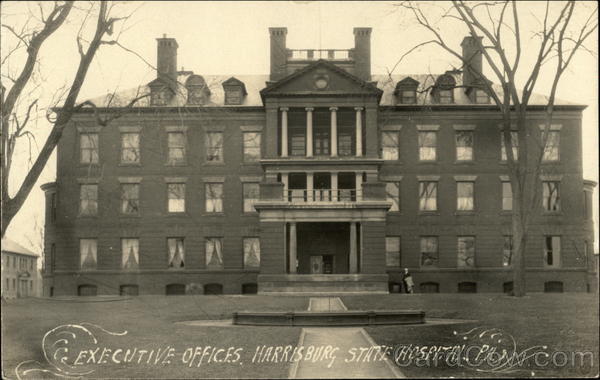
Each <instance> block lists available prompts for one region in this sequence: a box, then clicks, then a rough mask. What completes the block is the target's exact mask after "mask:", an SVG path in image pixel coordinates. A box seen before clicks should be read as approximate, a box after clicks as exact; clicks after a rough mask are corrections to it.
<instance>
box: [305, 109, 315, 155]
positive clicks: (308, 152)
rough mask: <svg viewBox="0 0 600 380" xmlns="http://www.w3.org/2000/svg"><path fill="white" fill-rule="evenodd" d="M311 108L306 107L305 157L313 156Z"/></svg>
mask: <svg viewBox="0 0 600 380" xmlns="http://www.w3.org/2000/svg"><path fill="white" fill-rule="evenodd" d="M313 110H314V108H312V107H307V108H306V157H312V156H313Z"/></svg>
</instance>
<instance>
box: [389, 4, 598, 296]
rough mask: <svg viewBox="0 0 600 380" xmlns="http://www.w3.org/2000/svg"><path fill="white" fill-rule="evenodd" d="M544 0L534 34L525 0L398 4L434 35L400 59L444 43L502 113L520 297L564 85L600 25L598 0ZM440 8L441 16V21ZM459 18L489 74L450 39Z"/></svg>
mask: <svg viewBox="0 0 600 380" xmlns="http://www.w3.org/2000/svg"><path fill="white" fill-rule="evenodd" d="M538 4H539V5H538V6H537V7H538V8H539V15H540V16H542V17H543V18H542V19H538V23H539V28H537V30H535V31H534V32H533V35H532V36H524V34H525V33H524V32H523V27H522V25H521V24H522V22H523V21H522V19H523V18H524V12H522V10H521V9H520V8H519V5H518V2H517V1H481V2H465V1H452V2H450V3H449V4H448V5H447V6H443V5H440V3H437V4H435V5H434V4H427V3H423V2H412V1H407V2H402V3H399V4H398V6H399V8H400V9H402V10H404V11H406V12H407V13H408V14H409V16H410V17H411V18H412V19H414V20H415V21H416V24H417V25H418V26H419V27H421V28H423V29H424V30H425V31H427V32H428V33H429V34H430V35H431V39H430V40H427V41H425V42H422V43H419V44H417V45H415V46H413V47H412V48H411V49H409V50H408V51H407V53H406V54H404V55H403V56H402V57H401V58H400V61H401V60H402V59H403V58H404V57H406V56H407V55H408V54H411V53H413V52H414V51H417V50H419V49H420V48H422V47H424V46H426V45H434V46H438V47H441V48H442V49H444V50H445V51H446V52H447V53H449V54H450V55H451V56H453V57H455V58H457V59H458V60H459V61H460V62H461V68H462V70H467V71H468V72H469V73H470V74H472V75H473V77H474V78H476V79H477V81H476V85H475V86H474V87H475V88H479V89H481V90H484V91H485V92H487V94H488V95H489V96H490V97H491V99H492V100H493V102H494V103H495V105H496V106H497V107H498V112H500V113H501V117H502V123H501V124H502V139H503V142H504V146H505V147H506V154H507V167H508V173H509V179H510V183H511V188H512V193H513V200H514V201H513V212H512V236H513V244H514V245H513V249H514V252H513V257H512V266H513V276H514V279H513V294H514V295H515V296H523V295H525V261H524V252H525V248H526V245H527V239H528V235H529V230H530V223H531V220H532V217H533V216H534V215H535V212H536V211H537V208H538V207H539V206H538V205H539V201H540V199H539V193H540V174H541V171H542V165H541V163H542V160H543V157H544V151H545V147H546V144H547V142H548V138H549V135H550V133H549V132H550V129H551V124H552V119H553V113H554V106H555V104H554V103H555V99H556V91H557V88H558V84H559V82H560V80H561V78H562V76H563V74H564V72H565V70H566V69H567V68H568V67H569V64H570V63H571V62H572V59H573V57H574V56H575V54H577V53H578V52H579V51H581V50H583V51H587V52H591V51H590V50H589V49H588V48H587V47H586V46H585V43H586V41H587V40H588V39H589V38H590V36H592V38H593V35H594V34H595V32H596V30H597V27H598V8H597V5H596V4H591V3H588V4H582V3H581V2H576V1H566V2H560V3H559V2H551V1H547V2H546V3H545V4H543V3H538ZM426 7H430V9H425V8H426ZM430 10H432V12H430ZM433 14H437V15H438V17H436V18H435V20H434V17H433V16H432V15H433ZM531 17H534V18H535V17H536V16H535V15H532V16H531ZM453 22H454V23H457V24H458V25H460V26H462V27H463V28H465V29H467V31H468V34H469V35H470V36H471V37H472V38H473V40H474V42H475V43H476V48H477V50H478V51H479V52H480V53H481V54H482V55H483V57H484V58H485V62H486V63H487V64H488V66H489V67H490V69H491V72H492V74H491V75H490V76H489V78H488V76H486V75H485V74H484V72H483V70H481V69H477V68H475V67H473V65H471V64H470V58H472V57H463V55H462V54H461V52H460V51H458V50H457V49H456V48H455V47H454V46H451V45H450V44H449V43H448V42H447V38H446V35H445V34H444V33H443V32H441V31H440V25H441V24H443V23H453ZM525 49H526V50H527V52H529V53H533V55H534V57H533V59H532V61H531V63H529V62H525V60H524V58H523V56H524V55H525V51H524V50H525ZM592 54H594V53H592ZM396 66H397V64H396ZM542 72H543V73H544V75H543V76H542V77H544V78H551V82H550V83H551V84H550V91H549V94H548V96H547V98H546V99H547V100H546V102H545V104H544V109H545V122H544V126H545V127H544V128H543V129H542V131H541V138H540V139H539V140H538V141H539V142H538V144H537V145H538V146H535V145H534V144H532V143H531V139H529V138H528V136H536V135H537V134H538V133H539V132H538V131H535V130H534V129H536V128H538V125H533V123H531V122H529V120H530V119H529V118H528V113H529V112H530V109H531V108H530V102H531V99H532V95H533V92H534V89H535V88H536V85H538V84H539V82H540V74H541V73H542ZM521 78H524V80H523V79H521ZM493 82H496V83H497V84H498V85H494V84H493ZM515 128H516V132H517V134H518V144H516V145H518V146H516V147H515V149H516V152H517V155H516V156H517V157H515V155H514V154H513V140H512V139H511V129H515Z"/></svg>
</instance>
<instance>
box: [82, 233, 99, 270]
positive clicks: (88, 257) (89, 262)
mask: <svg viewBox="0 0 600 380" xmlns="http://www.w3.org/2000/svg"><path fill="white" fill-rule="evenodd" d="M97 249H98V243H97V240H96V239H80V240H79V254H80V258H81V269H96V264H97V262H98V261H97Z"/></svg>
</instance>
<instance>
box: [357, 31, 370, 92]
mask: <svg viewBox="0 0 600 380" xmlns="http://www.w3.org/2000/svg"><path fill="white" fill-rule="evenodd" d="M371 30H372V28H354V74H355V75H356V76H357V77H359V78H361V79H362V80H365V81H370V80H371Z"/></svg>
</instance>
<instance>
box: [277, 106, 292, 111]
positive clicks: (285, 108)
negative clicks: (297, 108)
mask: <svg viewBox="0 0 600 380" xmlns="http://www.w3.org/2000/svg"><path fill="white" fill-rule="evenodd" d="M279 110H280V111H283V112H286V111H289V110H290V109H289V107H280V108H279Z"/></svg>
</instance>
